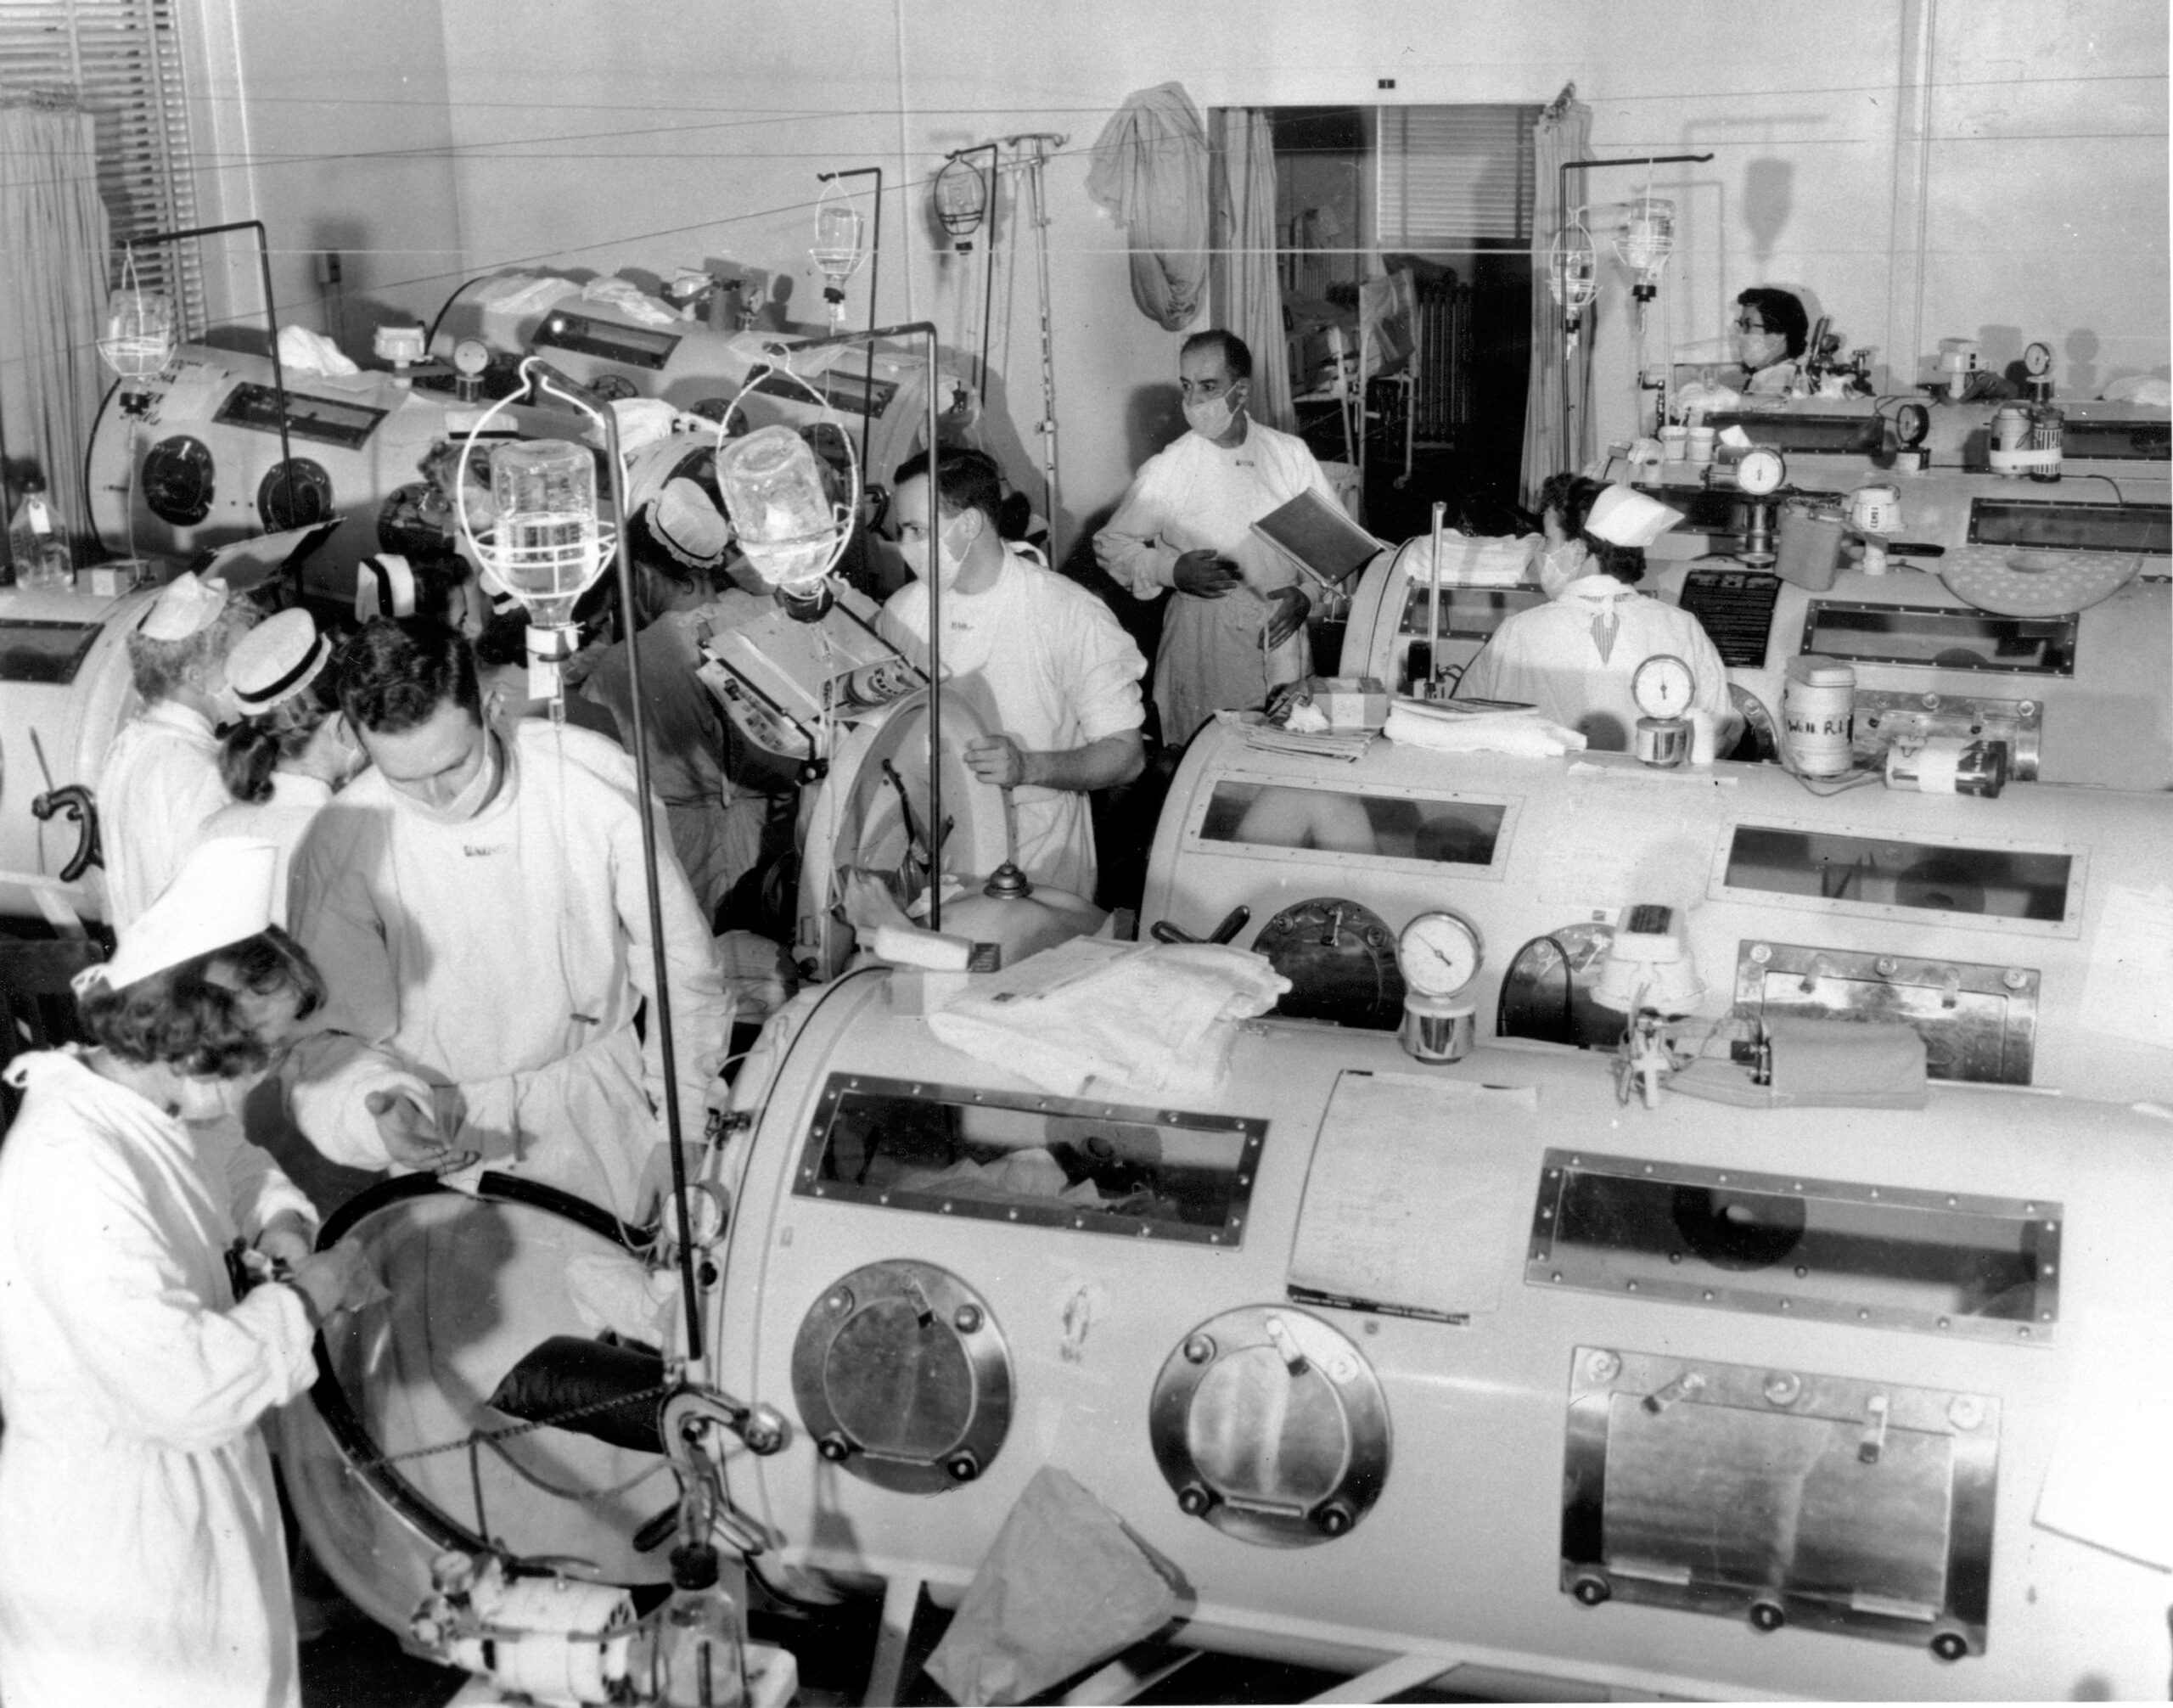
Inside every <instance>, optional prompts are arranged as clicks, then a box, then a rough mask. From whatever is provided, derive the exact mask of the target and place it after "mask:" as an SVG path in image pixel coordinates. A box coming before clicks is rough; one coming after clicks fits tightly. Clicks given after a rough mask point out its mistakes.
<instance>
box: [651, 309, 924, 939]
mask: <svg viewBox="0 0 2173 1708" xmlns="http://www.w3.org/2000/svg"><path fill="white" fill-rule="evenodd" d="M879 338H918V339H923V340H926V342H927V345H928V548H929V551H931V552H935V551H938V550H940V549H941V548H940V546H939V544H938V540H939V538H940V537H941V531H942V525H943V524H942V518H941V515H940V514H938V513H937V510H936V503H935V500H936V492H935V464H936V460H937V458H938V456H939V455H940V453H941V449H942V441H941V440H940V439H939V438H938V437H937V436H936V430H937V413H936V407H935V371H936V367H937V364H938V363H939V362H941V351H939V349H938V346H937V343H936V330H935V322H934V321H932V320H915V321H909V322H907V323H904V324H902V325H899V326H871V327H869V328H868V329H867V330H866V331H865V332H835V333H833V334H830V336H828V338H808V339H802V340H800V341H799V342H798V343H796V344H795V345H794V346H792V348H793V350H794V351H802V350H820V349H822V348H823V347H824V346H826V345H832V344H858V343H861V342H862V341H863V340H864V341H865V342H866V343H867V344H868V348H869V351H870V357H869V359H870V360H871V361H873V349H874V344H875V340H877V339H879ZM861 467H862V475H861V478H862V480H866V479H867V474H866V469H867V464H865V463H863V464H862V465H861ZM929 568H930V570H931V573H930V574H929V576H928V577H927V579H926V580H925V581H924V582H923V583H922V585H923V586H924V587H926V588H927V589H928V865H929V873H928V877H929V885H928V928H929V930H931V931H940V930H942V929H943V844H944V840H945V837H944V829H943V691H942V690H943V587H942V583H941V577H940V576H936V575H935V574H934V573H933V570H934V568H935V565H933V564H932V563H931V564H930V565H929ZM631 650H632V649H629V651H631ZM636 691H637V692H638V691H639V687H638V684H637V688H636ZM637 739H638V738H637Z"/></svg>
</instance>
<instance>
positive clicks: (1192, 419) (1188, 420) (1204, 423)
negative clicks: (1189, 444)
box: [1184, 396, 1237, 439]
mask: <svg viewBox="0 0 2173 1708" xmlns="http://www.w3.org/2000/svg"><path fill="white" fill-rule="evenodd" d="M1184 408H1185V425H1186V426H1188V427H1189V428H1191V429H1192V430H1193V432H1195V433H1197V434H1199V436H1200V437H1201V438H1203V439H1220V438H1221V436H1222V435H1224V434H1225V433H1227V432H1228V431H1229V430H1230V423H1231V421H1232V419H1235V417H1236V415H1237V411H1236V410H1235V409H1233V408H1232V407H1230V400H1229V398H1228V397H1227V396H1221V397H1200V398H1188V399H1187V400H1186V402H1185V406H1184Z"/></svg>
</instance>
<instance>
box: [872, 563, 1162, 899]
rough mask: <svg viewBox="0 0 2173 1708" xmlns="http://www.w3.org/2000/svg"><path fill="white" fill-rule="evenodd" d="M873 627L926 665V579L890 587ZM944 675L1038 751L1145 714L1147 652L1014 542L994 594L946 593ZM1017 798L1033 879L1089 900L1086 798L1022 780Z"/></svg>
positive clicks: (1134, 724) (1024, 863) (1022, 845)
mask: <svg viewBox="0 0 2173 1708" xmlns="http://www.w3.org/2000/svg"><path fill="white" fill-rule="evenodd" d="M876 630H877V632H879V634H881V635H882V637H883V638H884V639H885V640H887V641H889V642H890V644H891V645H893V646H895V647H896V648H897V649H899V650H900V651H901V652H902V653H904V654H905V655H907V657H908V658H910V659H912V660H913V662H914V663H915V664H918V665H920V666H926V665H927V663H928V588H927V586H926V585H925V584H924V583H923V582H918V581H916V582H913V583H912V585H910V586H908V587H901V588H899V589H898V591H897V592H896V593H893V594H892V595H891V596H890V603H889V604H886V605H884V607H883V615H881V616H880V617H879V618H878V619H877V621H876ZM943 671H944V675H945V676H946V677H947V678H948V679H949V680H950V681H951V682H952V683H954V684H955V685H956V686H957V688H958V690H959V692H960V694H962V695H963V696H964V698H965V699H966V700H967V702H968V703H969V705H972V707H973V708H974V711H976V712H978V713H980V716H981V720H982V722H984V723H985V724H986V725H987V727H988V728H989V730H990V731H991V733H995V734H1001V735H1008V736H1009V737H1010V738H1011V739H1013V740H1014V741H1015V742H1016V743H1018V744H1019V746H1020V747H1021V748H1023V749H1025V750H1026V751H1028V752H1030V753H1068V752H1070V750H1072V749H1074V748H1076V747H1084V746H1086V745H1087V744H1088V743H1090V742H1095V741H1099V740H1101V739H1103V737H1104V736H1110V735H1120V734H1122V733H1124V732H1125V731H1126V730H1128V729H1137V728H1139V726H1140V725H1141V724H1142V723H1143V722H1145V721H1146V717H1147V709H1146V706H1145V705H1144V703H1143V701H1142V700H1141V699H1140V697H1139V679H1140V677H1143V676H1144V675H1145V674H1146V673H1147V660H1145V659H1144V658H1143V657H1142V656H1141V655H1140V651H1139V649H1138V648H1137V646H1136V645H1134V644H1133V643H1132V639H1131V636H1130V635H1128V634H1126V632H1124V629H1123V627H1122V626H1120V624H1119V623H1118V621H1117V620H1116V618H1115V617H1114V616H1113V615H1110V613H1109V607H1108V606H1107V605H1105V604H1103V603H1102V601H1101V600H1100V599H1098V598H1096V597H1095V596H1094V595H1093V594H1092V593H1088V592H1087V589H1086V588H1084V587H1080V586H1079V585H1078V584H1077V583H1075V582H1069V581H1066V580H1065V579H1064V577H1063V576H1059V575H1057V574H1056V573H1054V572H1053V571H1052V570H1045V569H1043V568H1042V567H1041V566H1040V565H1038V564H1036V563H1034V562H1033V561H1032V560H1031V559H1028V558H1027V557H1026V556H1025V555H1024V554H1023V553H1021V552H1019V551H1018V550H1017V549H1015V548H1007V554H1006V556H1005V559H1004V564H1003V569H1002V573H1001V574H1000V575H999V576H997V583H996V585H995V586H994V587H991V588H990V589H989V590H988V591H987V592H986V593H974V594H971V595H965V596H962V595H960V594H958V593H946V594H945V595H944V596H943ZM974 786H975V787H977V788H980V787H985V785H983V784H975V785H974ZM1011 798H1012V803H1013V806H1014V807H1015V809H1016V817H1017V822H1018V835H1019V851H1018V862H1019V869H1020V870H1021V871H1023V872H1024V873H1025V874H1026V875H1027V877H1029V878H1030V879H1032V880H1033V881H1034V882H1035V883H1036V884H1045V885H1048V886H1049V887H1050V888H1051V889H1055V890H1066V891H1070V893H1071V894H1073V895H1075V896H1084V897H1085V898H1086V899H1087V900H1088V901H1090V902H1091V901H1092V900H1093V899H1094V882H1095V878H1096V875H1097V874H1096V871H1095V863H1094V827H1093V823H1092V814H1091V813H1090V812H1088V810H1087V797H1086V795H1083V794H1081V792H1079V791H1078V790H1076V789H1041V788H1032V787H1029V786H1027V785H1025V784H1021V785H1020V786H1019V787H1018V788H1016V789H1013V790H1012V791H1011ZM970 875H978V874H970Z"/></svg>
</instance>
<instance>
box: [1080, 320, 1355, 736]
mask: <svg viewBox="0 0 2173 1708" xmlns="http://www.w3.org/2000/svg"><path fill="white" fill-rule="evenodd" d="M1252 372H1253V358H1252V352H1251V351H1249V350H1248V349H1247V348H1246V347H1245V341H1244V340H1243V339H1242V338H1239V337H1238V336H1237V335H1236V334H1234V333H1229V332H1221V331H1214V332H1197V333H1194V334H1193V335H1192V336H1191V337H1190V338H1188V339H1187V340H1185V341H1184V344H1183V346H1182V348H1181V349H1180V350H1179V351H1178V353H1177V384H1178V387H1179V389H1180V390H1181V391H1182V394H1183V396H1184V412H1185V424H1186V426H1188V428H1190V429H1191V431H1190V432H1188V433H1187V434H1186V435H1184V437H1182V439H1180V440H1178V441H1176V444H1174V445H1172V446H1171V447H1169V448H1168V449H1167V450H1165V451H1162V452H1159V453H1158V454H1156V455H1155V456H1153V457H1150V458H1148V459H1147V461H1146V462H1145V463H1144V464H1142V465H1141V467H1140V470H1139V473H1138V474H1137V475H1135V476H1134V477H1133V479H1132V482H1131V491H1129V492H1126V494H1125V495H1124V502H1123V503H1120V504H1119V505H1118V506H1117V509H1116V514H1115V515H1114V516H1112V517H1110V518H1109V525H1108V526H1106V527H1105V528H1103V530H1102V531H1101V532H1099V533H1098V534H1097V535H1095V536H1094V556H1095V559H1096V560H1097V561H1098V562H1099V563H1100V565H1101V566H1102V568H1103V570H1105V571H1106V572H1107V573H1108V574H1109V576H1110V577H1111V578H1112V579H1113V580H1115V581H1116V582H1118V583H1119V584H1120V585H1121V586H1123V587H1127V588H1129V589H1130V590H1131V592H1132V593H1134V594H1136V595H1137V597H1139V598H1143V599H1153V598H1160V597H1161V595H1162V592H1163V589H1165V587H1166V588H1171V589H1174V590H1175V592H1176V598H1174V599H1173V600H1172V601H1171V609H1170V611H1169V613H1168V615H1167V617H1166V619H1165V621H1164V624H1163V627H1162V644H1161V648H1160V650H1159V655H1158V656H1157V657H1156V659H1155V661H1154V705H1155V708H1156V710H1157V711H1159V712H1160V713H1161V716H1162V739H1163V741H1164V742H1165V744H1167V745H1169V746H1171V747H1173V748H1176V747H1182V746H1183V745H1184V744H1185V743H1187V742H1188V741H1190V740H1191V739H1193V735H1194V734H1195V733H1197V732H1198V730H1199V727H1200V725H1201V724H1203V723H1204V722H1206V721H1207V720H1208V719H1209V718H1210V717H1211V716H1214V714H1215V713H1216V712H1217V711H1224V710H1227V709H1244V708H1248V707H1252V706H1257V705H1260V704H1261V702H1262V701H1263V700H1265V699H1266V698H1267V694H1268V690H1269V689H1271V688H1275V687H1277V686H1278V685H1280V684H1281V683H1287V682H1296V681H1299V680H1300V678H1302V677H1305V675H1306V674H1308V673H1309V672H1310V671H1311V669H1312V654H1311V649H1310V648H1309V647H1308V645H1307V643H1306V639H1305V618H1306V615H1307V614H1308V613H1309V611H1310V610H1311V601H1310V600H1309V599H1308V598H1306V596H1305V592H1304V590H1303V589H1302V588H1300V587H1298V586H1296V585H1295V583H1296V582H1297V579H1298V571H1297V569H1296V568H1295V566H1294V565H1292V563H1291V562H1290V560H1289V559H1288V558H1286V557H1284V556H1283V553H1280V552H1278V551H1277V550H1276V549H1275V548H1273V547H1272V546H1271V545H1269V544H1267V543H1266V542H1265V541H1263V540H1261V538H1260V537H1258V536H1257V535H1255V533H1254V532H1253V531H1252V525H1253V524H1254V523H1255V522H1257V521H1258V520H1260V519H1261V517H1262V516H1265V515H1266V514H1268V513H1269V512H1270V511H1272V510H1277V509H1280V508H1282V507H1283V505H1284V504H1287V503H1289V502H1290V500H1291V499H1293V498H1294V497H1297V496H1298V495H1299V494H1300V493H1301V492H1313V493H1315V494H1317V496H1318V497H1320V498H1321V499H1322V501H1323V502H1325V503H1328V504H1330V505H1334V503H1336V497H1335V493H1334V489H1333V488H1331V487H1330V486H1328V477H1327V476H1326V475H1323V474H1322V472H1321V465H1320V464H1318V463H1317V462H1316V461H1314V460H1313V453H1312V452H1311V451H1309V450H1307V449H1306V448H1305V441H1303V440H1302V439H1299V438H1297V437H1295V436H1294V435H1291V434H1289V433H1278V432H1277V431H1276V430H1274V429H1273V428H1272V427H1263V426H1261V424H1260V423H1259V422H1257V421H1255V420H1253V419H1251V418H1250V416H1249V415H1248V414H1247V413H1246V409H1245V405H1246V402H1247V401H1248V400H1249V398H1250V396H1251V395H1252Z"/></svg>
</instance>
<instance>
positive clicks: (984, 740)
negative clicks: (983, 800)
mask: <svg viewBox="0 0 2173 1708" xmlns="http://www.w3.org/2000/svg"><path fill="white" fill-rule="evenodd" d="M966 763H967V764H968V765H969V767H972V769H973V773H974V776H976V777H978V778H980V780H981V781H982V782H984V783H988V784H994V785H995V786H996V787H997V788H998V789H1016V788H1017V787H1018V786H1019V784H1022V783H1029V782H1031V781H1032V780H1033V779H1032V778H1030V777H1029V776H1028V775H1027V774H1026V771H1027V756H1026V754H1025V752H1024V751H1023V750H1021V749H1020V747H1019V744H1018V743H1017V742H1015V741H1014V740H1013V739H1011V738H1010V737H1009V736H1008V735H984V736H982V737H980V739H977V740H974V741H969V742H968V743H967V744H966Z"/></svg>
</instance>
